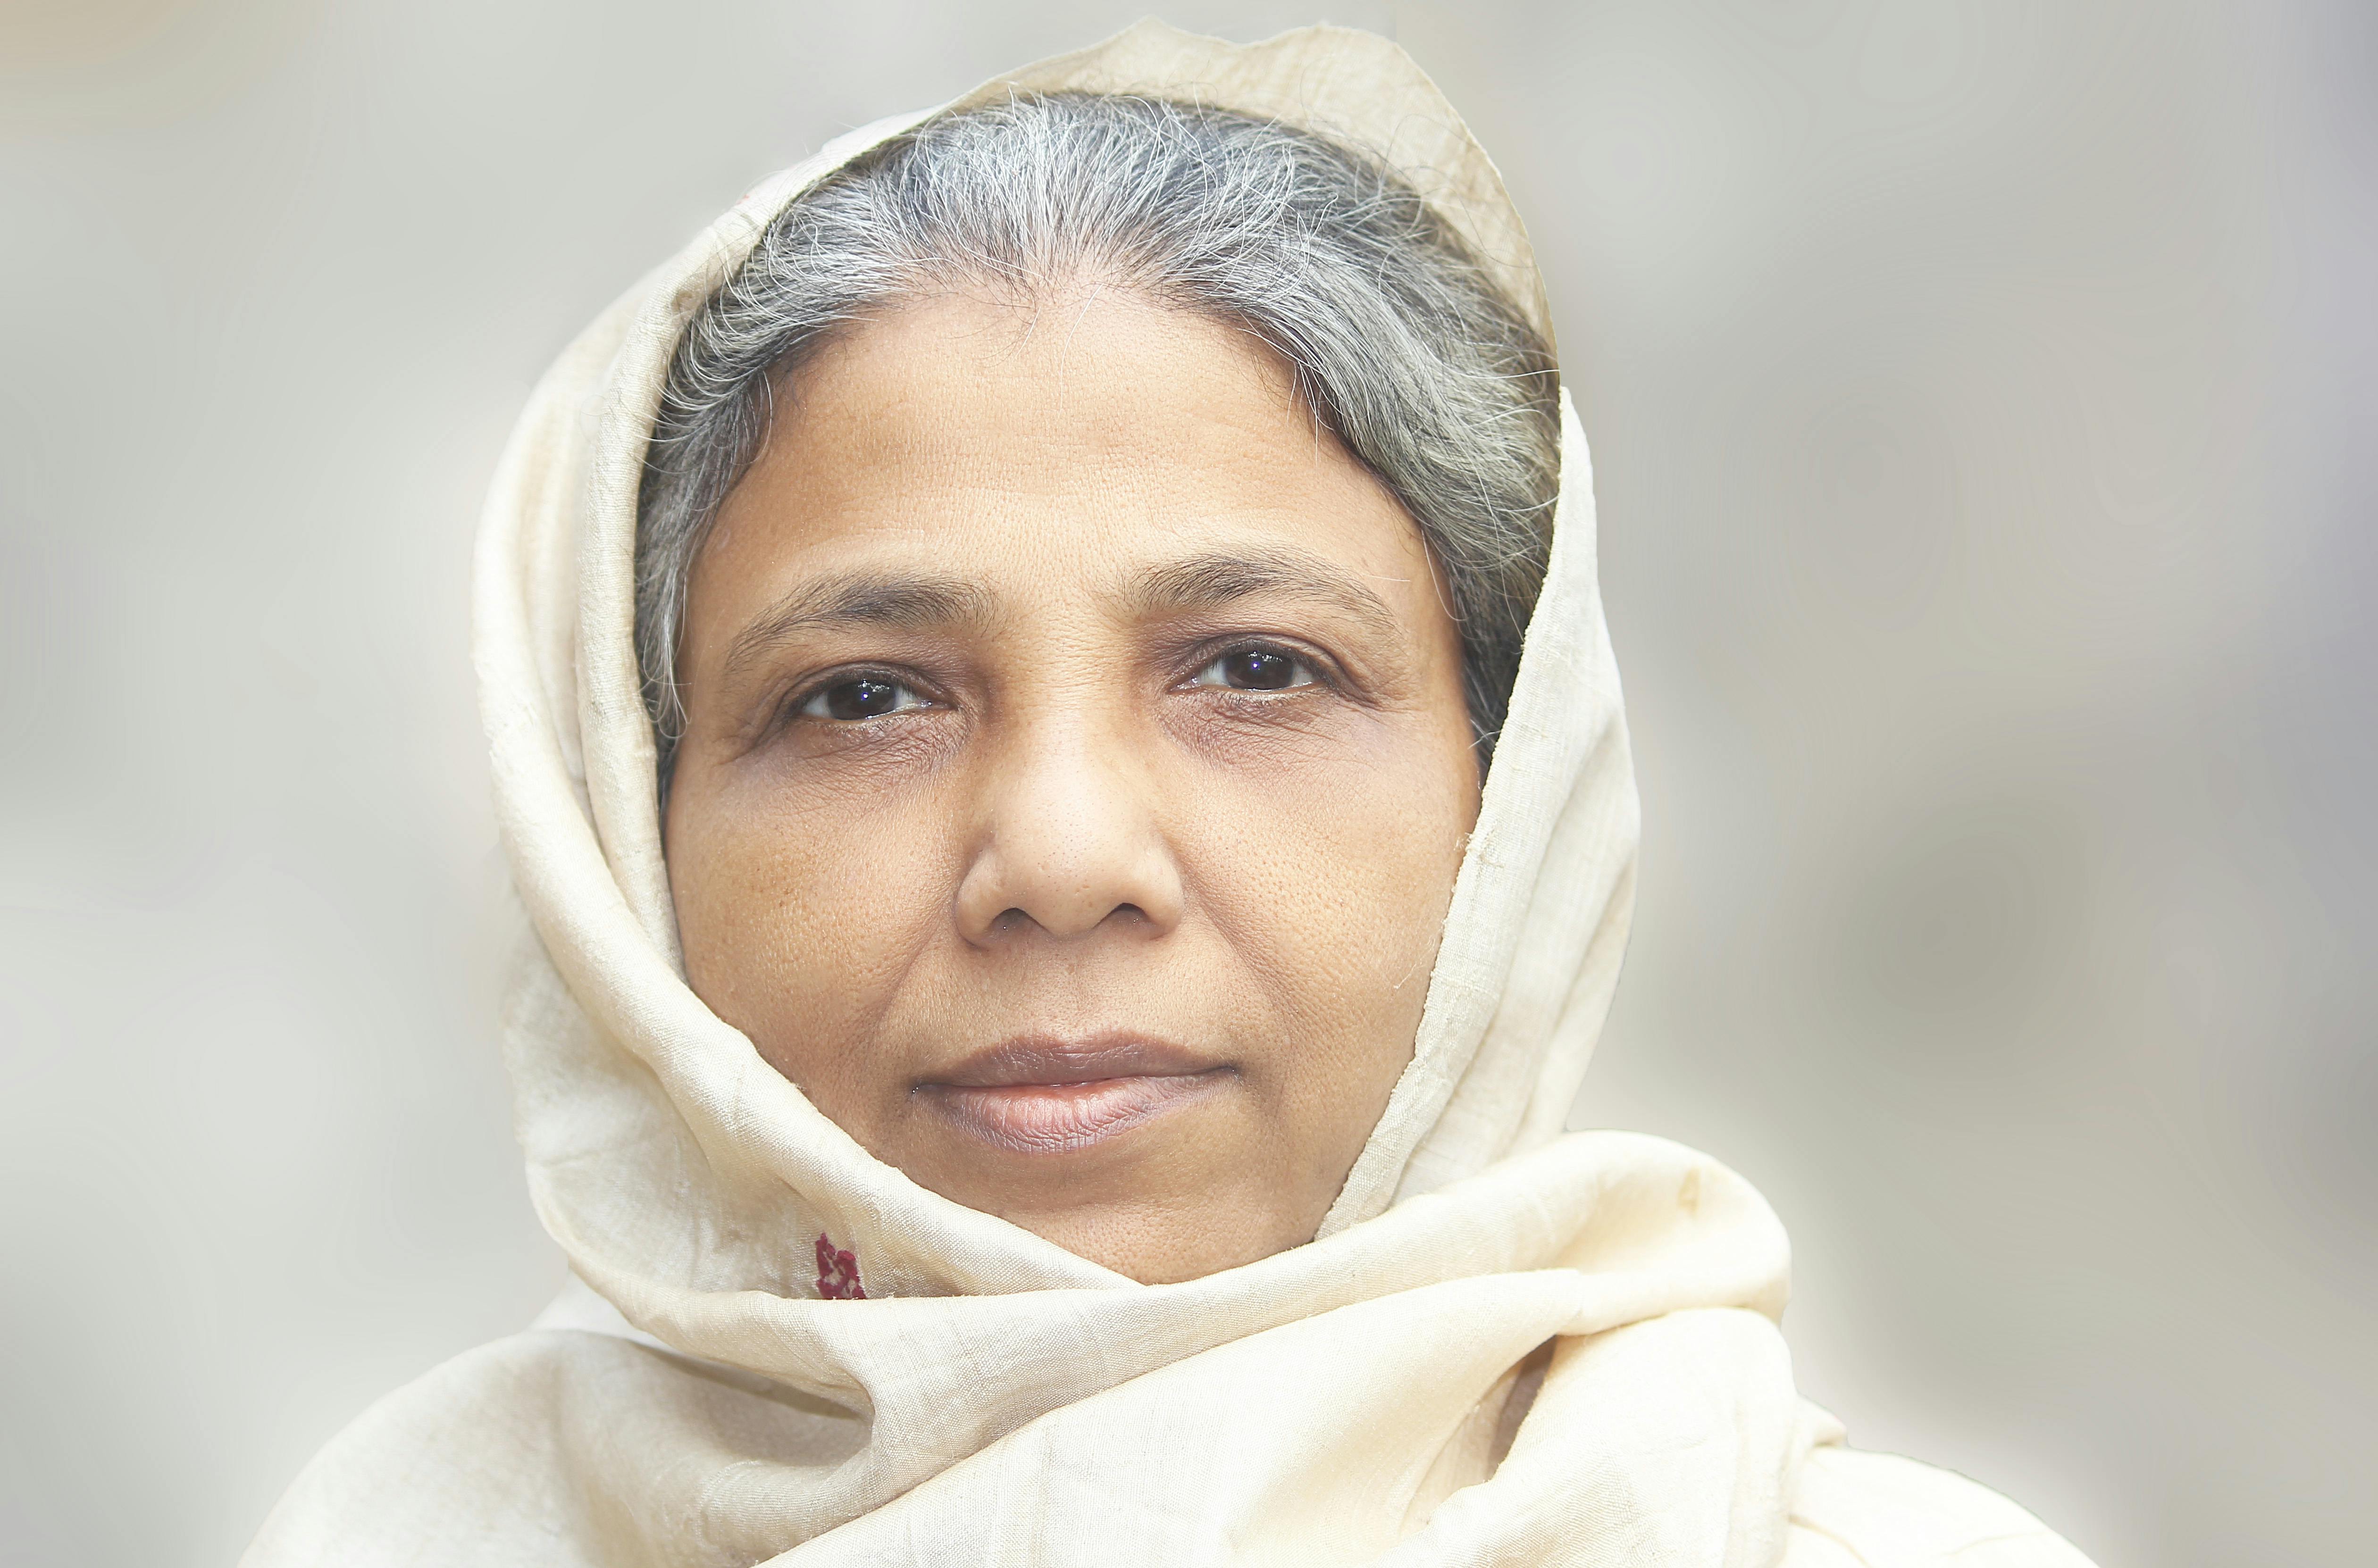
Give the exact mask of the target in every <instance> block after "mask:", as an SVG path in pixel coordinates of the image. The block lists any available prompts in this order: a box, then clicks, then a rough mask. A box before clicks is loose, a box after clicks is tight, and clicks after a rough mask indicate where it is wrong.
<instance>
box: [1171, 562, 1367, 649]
mask: <svg viewBox="0 0 2378 1568" xmlns="http://www.w3.org/2000/svg"><path fill="white" fill-rule="evenodd" d="M1266 593H1286V594H1292V595H1294V596H1296V597H1299V598H1304V599H1319V600H1322V601H1324V602H1326V603H1327V604H1333V605H1335V606H1336V607H1337V608H1339V610H1342V611H1344V612H1345V613H1346V614H1347V615H1350V616H1352V617H1354V618H1355V619H1356V620H1358V621H1360V622H1362V623H1363V628H1364V629H1365V630H1367V631H1369V632H1371V633H1372V634H1373V635H1375V636H1380V637H1389V638H1392V637H1395V636H1397V635H1398V633H1399V623H1398V621H1397V619H1396V616H1395V612H1394V611H1392V610H1390V609H1388V608H1387V601H1386V600H1384V599H1382V598H1380V597H1379V596H1378V594H1377V593H1375V592H1373V591H1372V590H1371V587H1370V585H1369V584H1367V583H1365V582H1364V581H1363V580H1362V579H1361V578H1359V577H1357V576H1355V575H1354V574H1353V573H1352V572H1351V571H1348V570H1346V569H1344V568H1343V567H1340V566H1338V565H1336V564H1335V563H1333V562H1330V561H1327V560H1324V559H1322V558H1321V557H1319V556H1314V555H1308V554H1306V553H1305V552H1304V551H1303V550H1294V549H1284V550H1267V551H1259V552H1256V553H1255V554H1251V555H1250V554H1244V553H1240V552H1217V553H1214V554H1211V555H1204V556H1192V557H1189V558H1188V559H1186V560H1182V561H1173V562H1171V563H1169V564H1167V565H1164V566H1160V567H1157V568H1155V569H1152V570H1150V571H1148V572H1147V573H1145V574H1144V575H1143V576H1142V577H1141V578H1140V580H1139V581H1138V582H1137V583H1136V584H1135V587H1134V591H1133V593H1132V598H1133V601H1134V605H1135V608H1136V609H1138V610H1139V611H1140V612H1141V613H1142V614H1144V615H1181V614H1183V613H1189V612H1195V611H1197V610H1218V609H1222V608H1225V607H1226V606H1228V605H1231V604H1236V603H1238V602H1239V601H1240V600H1242V599H1252V598H1255V597H1257V596H1259V595H1261V594H1266Z"/></svg>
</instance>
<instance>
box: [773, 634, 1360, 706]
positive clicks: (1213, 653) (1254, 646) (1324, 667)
mask: <svg viewBox="0 0 2378 1568" xmlns="http://www.w3.org/2000/svg"><path fill="white" fill-rule="evenodd" d="M1249 653H1259V654H1269V655H1271V656H1273V657H1275V658H1281V659H1286V660H1288V661H1289V662H1290V664H1291V665H1292V666H1294V673H1295V674H1296V675H1298V676H1302V677H1303V678H1302V679H1292V680H1291V682H1290V683H1289V684H1288V685H1285V686H1279V687H1242V686H1231V685H1229V684H1228V683H1227V681H1207V680H1204V679H1201V678H1200V677H1201V676H1204V675H1206V674H1207V672H1208V671H1210V670H1212V669H1214V668H1215V666H1216V665H1218V664H1221V663H1222V662H1223V661H1225V660H1227V659H1231V658H1234V657H1238V656H1240V655H1243V654H1249ZM1192 657H1194V658H1195V660H1196V661H1197V662H1196V664H1195V665H1194V666H1193V667H1192V669H1191V672H1190V674H1189V675H1187V676H1184V677H1183V678H1182V679H1181V680H1179V681H1176V682H1175V683H1174V685H1173V689H1174V690H1176V691H1177V690H1182V689H1184V688H1192V689H1203V690H1207V691H1213V692H1216V693H1219V694H1220V695H1221V696H1223V697H1224V698H1225V699H1226V700H1233V701H1243V702H1244V701H1251V702H1265V703H1267V702H1275V701H1279V700H1285V699H1286V698H1287V697H1289V696H1290V695H1291V694H1293V693H1296V692H1301V691H1310V690H1313V689H1315V688H1320V689H1325V690H1339V689H1342V688H1341V685H1340V682H1339V676H1338V675H1337V673H1336V671H1335V670H1334V669H1333V668H1332V666H1331V665H1330V664H1329V662H1328V661H1327V659H1325V658H1323V657H1322V656H1321V655H1320V654H1318V653H1317V652H1313V651H1311V650H1308V649H1303V648H1299V647H1296V646H1294V645H1292V644H1291V643H1288V642H1284V641H1281V640H1277V639H1272V638H1246V639H1241V640H1233V641H1229V642H1222V643H1209V644H1208V645H1207V646H1206V647H1205V648H1203V649H1200V650H1199V651H1198V652H1196V653H1195V654H1193V655H1192ZM862 682H872V683H874V684H877V685H881V686H888V687H892V688H896V689H897V690H898V691H899V692H901V693H902V694H904V695H905V696H907V697H908V698H910V699H913V700H911V701H907V702H904V703H902V704H901V705H900V706H898V707H895V708H893V709H891V710H889V711H888V712H883V713H870V714H862V715H860V716H859V717H856V718H849V719H843V718H837V717H835V716H834V715H833V714H830V713H821V712H811V709H812V708H813V707H816V706H818V705H820V704H822V703H823V701H824V700H825V699H826V697H827V696H828V694H830V693H832V692H833V691H835V689H837V688H842V687H847V686H855V685H859V684H860V683H862ZM943 706H944V704H943V702H942V701H941V700H939V699H938V698H936V697H934V696H932V695H931V694H930V692H929V691H928V690H927V689H926V688H925V687H924V685H923V683H921V682H920V681H919V680H918V679H917V678H916V677H915V676H913V675H907V674H903V673H902V672H900V671H897V670H889V669H883V668H881V667H876V666H868V667H862V668H859V669H840V670H835V671H833V672H831V673H829V674H828V675H826V676H823V678H821V679H818V680H815V681H812V682H811V683H810V684H809V685H807V686H804V687H802V688H800V689H799V691H798V692H796V693H794V694H793V696H791V697H790V698H788V699H787V700H786V702H785V704H784V706H783V708H782V709H781V710H780V712H781V714H782V718H781V720H780V721H779V723H780V724H793V723H796V722H798V721H799V720H802V719H816V720H819V721H821V722H823V723H825V724H833V725H835V726H836V727H838V728H840V727H855V726H857V725H859V724H871V723H873V722H874V721H875V720H877V719H888V718H893V717H895V716H897V715H898V714H901V713H913V712H919V711H920V710H931V709H935V708H940V707H943Z"/></svg>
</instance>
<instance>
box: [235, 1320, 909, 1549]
mask: <svg viewBox="0 0 2378 1568" xmlns="http://www.w3.org/2000/svg"><path fill="white" fill-rule="evenodd" d="M626 1410H632V1411H635V1412H637V1418H636V1419H635V1420H634V1421H632V1422H626V1423H623V1422H621V1421H620V1420H619V1412H621V1411H626ZM861 1427H862V1423H860V1422H859V1421H857V1420H855V1419H854V1418H851V1417H850V1416H849V1414H848V1413H847V1412H845V1411H842V1410H839V1409H837V1408H835V1407H833V1406H827V1405H825V1404H823V1402H821V1401H817V1400H813V1399H810V1398H808V1397H806V1396H804V1395H800V1394H793V1393H791V1392H789V1391H787V1390H785V1389H782V1388H779V1387H776V1386H775V1385H774V1384H771V1383H769V1382H767V1381H766V1380H765V1379H763V1378H759V1377H755V1376H753V1375H751V1374H750V1373H746V1372H740V1371H735V1370H734V1369H731V1368H727V1367H720V1366H715V1365H713V1364H712V1363H709V1362H705V1361H697V1360H694V1359H691V1358H688V1357H684V1356H680V1355H678V1354H676V1353H675V1352H673V1351H670V1350H667V1349H666V1348H664V1347H659V1346H657V1345H656V1344H653V1343H638V1342H637V1341H635V1340H631V1339H629V1338H626V1337H623V1336H621V1335H617V1334H609V1333H601V1332H591V1331H589V1330H586V1329H582V1328H566V1327H546V1328H534V1329H531V1330H530V1331H528V1332H527V1333H525V1334H516V1335H512V1336H510V1338H508V1339H498V1340H497V1341H495V1342H494V1343H493V1344H489V1345H483V1346H481V1347H479V1348H477V1349H475V1350H471V1351H466V1352H464V1353H463V1354H462V1355H460V1356H457V1357H455V1358H454V1359H452V1360H450V1361H448V1362H447V1363H445V1364H444V1365H443V1366H440V1367H438V1368H437V1369H435V1370H434V1371H430V1372H429V1373H427V1374H426V1376H423V1377H421V1378H418V1379H416V1380H414V1382H410V1383H407V1384H406V1385H405V1386H404V1387H402V1388H401V1389H398V1390H397V1391H396V1392H395V1393H394V1394H390V1395H389V1396H388V1397H386V1398H385V1399H382V1400H381V1401H379V1402H378V1404H376V1405H374V1406H371V1408H369V1409H367V1410H366V1411H365V1412H364V1413H363V1414H362V1415H361V1416H359V1417H357V1418H355V1420H354V1423H353V1424H352V1425H350V1426H349V1427H348V1428H347V1429H346V1430H344V1431H342V1432H341V1433H340V1434H339V1435H338V1436H337V1437H335V1438H333V1439H331V1440H330V1443H329V1445H328V1446H327V1447H325V1448H324V1449H323V1450H322V1451H321V1453H319V1454H316V1455H315V1456H314V1458H313V1460H312V1462H311V1463H309V1464H308V1465H307V1466H306V1468H305V1469H303V1470H302V1471H300V1472H299V1473H298V1476H297V1479H296V1480H295V1481H294V1482H293V1483H292V1484H291V1486H290V1488H289V1490H288V1491H287V1492H286V1493H285V1494H283V1495H282V1499H281V1502H279V1504H278V1505H276V1506H275V1507H274V1509H273V1510H272V1513H271V1514H270V1516H269V1517H267V1519H266V1520H265V1522H264V1527H263V1529H262V1530H260V1531H259V1532H258V1535H257V1538H256V1540H255V1542H254V1544H253V1545H251V1546H250V1547H249V1548H248V1550H247V1555H246V1557H244V1558H242V1559H241V1568H318V1565H321V1564H329V1563H336V1564H338V1565H339V1568H382V1565H384V1564H385V1565H388V1568H394V1565H395V1564H398V1563H403V1564H408V1565H412V1564H418V1563H422V1562H438V1563H447V1564H453V1565H457V1568H459V1565H462V1564H469V1563H487V1564H497V1563H500V1564H503V1565H504V1568H530V1565H539V1568H543V1565H552V1568H571V1565H576V1564H591V1563H595V1562H611V1561H615V1560H616V1559H617V1557H618V1555H619V1552H618V1550H617V1549H618V1545H619V1537H620V1536H621V1535H622V1534H623V1533H626V1534H631V1535H632V1534H633V1533H635V1532H636V1531H638V1530H640V1529H643V1528H644V1527H645V1526H652V1525H654V1524H655V1520H656V1519H657V1518H659V1517H661V1516H664V1515H665V1516H666V1519H667V1525H668V1527H669V1528H670V1529H671V1530H672V1531H674V1532H675V1533H677V1534H696V1535H698V1534H700V1533H701V1532H702V1531H703V1528H704V1527H705V1520H704V1519H703V1508H702V1495H703V1492H702V1488H703V1481H704V1479H705V1478H706V1477H707V1475H708V1474H709V1467H707V1466H703V1465H699V1464H697V1465H694V1466H690V1467H689V1466H685V1465H684V1464H682V1463H677V1464H672V1462H671V1461H672V1459H681V1457H682V1455H684V1454H688V1453H692V1454H724V1453H727V1452H732V1451H739V1450H740V1449H744V1448H750V1449H752V1450H754V1451H756V1452H759V1453H763V1454H766V1455H767V1456H769V1457H770V1458H773V1459H777V1460H780V1461H783V1462H787V1463H792V1464H803V1463H807V1464H820V1463H831V1462H833V1461H834V1460H836V1459H839V1458H841V1457H842V1456H844V1455H845V1454H847V1453H848V1452H849V1451H850V1450H851V1449H852V1448H853V1447H855V1446H856V1444H857V1438H858V1434H859V1431H860V1430H861ZM729 1433H731V1434H733V1435H734V1436H735V1437H736V1438H737V1439H739V1440H740V1441H739V1442H734V1443H723V1442H722V1437H723V1435H724V1434H729ZM664 1483H666V1484H664ZM628 1498H637V1499H643V1500H644V1501H645V1502H646V1504H647V1506H644V1507H642V1508H636V1507H629V1506H627V1505H626V1504H625V1503H624V1502H622V1501H621V1500H624V1499H628Z"/></svg>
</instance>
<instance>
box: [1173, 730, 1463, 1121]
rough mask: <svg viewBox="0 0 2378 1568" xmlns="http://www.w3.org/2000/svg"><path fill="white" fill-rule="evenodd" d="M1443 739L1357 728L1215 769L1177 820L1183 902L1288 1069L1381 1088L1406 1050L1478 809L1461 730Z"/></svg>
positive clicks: (1437, 733)
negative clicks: (1277, 1012) (1245, 989)
mask: <svg viewBox="0 0 2378 1568" xmlns="http://www.w3.org/2000/svg"><path fill="white" fill-rule="evenodd" d="M1443 730H1444V726H1442V725H1440V724H1434V723H1432V722H1431V721H1430V720H1429V718H1428V717H1427V716H1426V715H1423V714H1400V715H1389V716H1386V717H1381V718H1375V719H1366V720H1365V721H1363V724H1361V725H1360V726H1358V727H1357V729H1356V731H1355V732H1354V733H1352V734H1350V735H1346V736H1339V737H1336V743H1334V744H1331V745H1327V746H1315V747H1311V748H1279V749H1278V750H1276V751H1275V752H1274V753H1273V755H1272V756H1271V757H1270V758H1269V760H1268V761H1269V765H1268V766H1265V767H1245V768H1240V767H1232V768H1226V769H1220V770H1217V771H1216V772H1214V773H1212V774H1210V775H1208V777H1207V779H1205V780H1203V781H1201V784H1202V786H1203V787H1201V788H1200V789H1199V790H1197V791H1196V792H1195V797H1194V799H1193V800H1192V802H1191V803H1190V804H1189V806H1188V807H1187V808H1186V810H1185V812H1184V818H1185V820H1184V824H1183V833H1182V843H1181V846H1180V849H1181V856H1182V860H1183V872H1184V874H1185V876H1186V878H1187V879H1188V880H1189V881H1190V883H1191V885H1192V886H1193V887H1194V888H1195V893H1196V899H1197V902H1198V904H1200V905H1201V906H1202V907H1203V908H1204V910H1205V912H1206V914H1207V916H1208V917H1209V918H1211V919H1212V920H1213V921H1214V923H1215V924H1216V926H1217V927H1218V928H1220V930H1221V931H1222V932H1223V934H1224V937H1225V940H1226V941H1227V943H1228V945H1229V946H1230V947H1231V950H1232V951H1234V952H1236V953H1237V954H1238V955H1239V957H1240V959H1241V960H1242V962H1243V963H1245V964H1247V965H1248V967H1249V968H1250V969H1251V970H1253V971H1255V973H1256V974H1258V975H1259V976H1261V977H1262V980H1263V982H1264V984H1265V985H1266V986H1267V988H1269V989H1270V990H1271V991H1272V992H1273V994H1274V995H1275V996H1276V997H1277V998H1278V999H1279V1001H1280V1002H1281V1003H1282V1004H1283V1006H1284V1007H1285V1008H1286V1009H1287V1010H1288V1011H1290V1012H1291V1015H1292V1016H1293V1017H1294V1018H1295V1020H1296V1024H1297V1026H1296V1028H1295V1030H1294V1031H1293V1033H1294V1035H1295V1036H1296V1038H1297V1039H1298V1041H1299V1042H1300V1044H1299V1047H1298V1049H1297V1050H1296V1052H1294V1053H1293V1057H1294V1059H1292V1060H1291V1061H1289V1062H1288V1063H1286V1064H1285V1065H1286V1067H1287V1069H1288V1070H1289V1071H1291V1072H1295V1073H1298V1074H1301V1075H1304V1076H1307V1077H1308V1078H1309V1079H1314V1080H1317V1079H1318V1078H1319V1077H1321V1076H1322V1075H1325V1074H1327V1075H1332V1076H1335V1077H1337V1078H1339V1079H1340V1080H1342V1079H1343V1077H1344V1075H1346V1074H1349V1073H1352V1074H1357V1075H1368V1076H1372V1077H1376V1076H1377V1075H1379V1074H1381V1073H1383V1072H1384V1073H1385V1075H1386V1082H1387V1083H1390V1084H1391V1083H1392V1081H1393V1077H1394V1074H1395V1073H1396V1072H1398V1071H1400V1070H1401V1067H1402V1064H1403V1062H1404V1060H1405V1059H1406V1057H1407V1056H1408V1054H1409V1051H1410V1047H1411V1035H1412V1029H1413V1027H1414V1026H1415V1025H1416V1024H1417V1023H1418V1021H1419V1016H1420V1010H1421V1006H1422V1004H1423V1000H1424V999H1425V997H1426V994H1427V988H1428V973H1429V966H1430V964H1431V961H1432V960H1433V959H1434V957H1435V952H1436V947H1437V943H1438V940H1439V938H1440V936H1441V934H1442V932H1443V928H1444V920H1445V911H1446V908H1447V904H1448V903H1449V902H1450V900H1451V897H1452V891H1453V881H1454V878H1455V875H1456V874H1457V873H1458V872H1459V868H1460V863H1461V852H1462V846H1463V844H1464V843H1465V842H1466V840H1467V836H1468V834H1469V832H1470V829H1471V824H1472V823H1473V821H1474V820H1475V818H1476V814H1477V784H1476V770H1475V766H1474V764H1473V763H1472V762H1471V754H1470V752H1469V749H1468V747H1467V744H1466V739H1467V729H1466V725H1465V726H1464V727H1463V729H1462V730H1460V731H1459V734H1458V736H1456V737H1454V738H1451V739H1448V736H1447V734H1445V733H1442V732H1443ZM1341 1086H1344V1085H1342V1083H1341ZM1323 1087H1324V1085H1322V1084H1320V1083H1317V1082H1314V1083H1309V1084H1308V1088H1310V1089H1313V1090H1316V1091H1318V1090H1320V1089H1322V1088H1323ZM1379 1093H1380V1094H1381V1095H1384V1093H1385V1089H1384V1088H1381V1089H1380V1091H1379Z"/></svg>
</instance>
